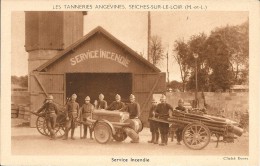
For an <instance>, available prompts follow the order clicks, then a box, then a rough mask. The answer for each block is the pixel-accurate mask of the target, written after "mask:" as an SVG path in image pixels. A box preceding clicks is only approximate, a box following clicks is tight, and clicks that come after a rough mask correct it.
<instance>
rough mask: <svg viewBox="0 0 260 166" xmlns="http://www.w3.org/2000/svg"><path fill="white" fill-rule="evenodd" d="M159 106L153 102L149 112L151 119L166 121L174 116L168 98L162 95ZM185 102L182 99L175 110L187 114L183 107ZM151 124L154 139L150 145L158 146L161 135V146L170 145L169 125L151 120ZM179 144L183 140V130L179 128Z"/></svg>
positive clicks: (177, 135)
mask: <svg viewBox="0 0 260 166" xmlns="http://www.w3.org/2000/svg"><path fill="white" fill-rule="evenodd" d="M160 102H161V103H159V104H157V102H156V100H154V99H153V100H152V106H151V109H150V112H149V118H158V119H162V120H166V121H167V119H168V118H169V117H171V116H172V112H173V111H174V110H173V107H172V106H171V105H170V104H168V103H166V96H165V95H162V96H161V98H160ZM183 104H184V101H183V100H182V99H180V100H179V101H178V106H177V107H176V108H175V110H176V111H181V112H187V111H186V109H185V107H184V106H183ZM149 122H150V132H151V134H152V139H151V140H150V141H148V143H154V144H158V140H159V133H160V135H161V143H160V144H159V145H161V146H165V145H167V143H168V135H169V124H168V123H163V122H157V121H153V120H149ZM176 137H177V144H178V145H181V143H180V142H181V140H182V129H181V128H177V130H176Z"/></svg>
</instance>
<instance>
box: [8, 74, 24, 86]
mask: <svg viewBox="0 0 260 166" xmlns="http://www.w3.org/2000/svg"><path fill="white" fill-rule="evenodd" d="M11 83H12V84H17V85H20V86H22V87H28V75H26V76H20V77H17V76H11Z"/></svg>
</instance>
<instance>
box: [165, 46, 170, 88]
mask: <svg viewBox="0 0 260 166" xmlns="http://www.w3.org/2000/svg"><path fill="white" fill-rule="evenodd" d="M168 52H169V45H168V50H167V54H166V57H167V83H168V85H169V83H170V74H169V54H168Z"/></svg>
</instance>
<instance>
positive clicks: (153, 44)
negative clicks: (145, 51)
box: [149, 36, 165, 66]
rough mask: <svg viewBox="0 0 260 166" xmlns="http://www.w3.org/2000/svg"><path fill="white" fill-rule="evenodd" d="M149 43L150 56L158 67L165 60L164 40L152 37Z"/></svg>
mask: <svg viewBox="0 0 260 166" xmlns="http://www.w3.org/2000/svg"><path fill="white" fill-rule="evenodd" d="M149 42H150V50H149V55H150V57H151V63H152V64H154V65H156V66H158V65H159V63H160V62H161V61H162V60H163V59H164V58H165V56H164V55H163V46H162V40H161V38H160V37H159V36H152V37H151V39H150V41H149Z"/></svg>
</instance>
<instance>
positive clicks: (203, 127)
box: [150, 110, 243, 150]
mask: <svg viewBox="0 0 260 166" xmlns="http://www.w3.org/2000/svg"><path fill="white" fill-rule="evenodd" d="M150 120H152V121H156V122H161V123H168V124H171V125H174V126H176V127H177V128H180V129H182V130H183V131H182V139H183V142H184V144H185V145H186V146H187V147H188V148H190V149H195V150H200V149H203V148H205V147H206V146H207V145H208V144H209V142H210V138H211V135H212V134H215V135H218V137H217V138H218V141H219V136H223V137H229V138H231V139H234V135H237V136H241V135H242V133H243V129H241V128H239V127H237V126H235V125H234V124H232V123H231V121H229V120H228V119H224V118H219V117H214V116H209V115H197V114H191V113H183V112H179V111H177V110H174V111H173V113H172V116H171V117H169V118H167V120H163V119H160V118H154V117H153V118H150ZM218 141H217V145H218Z"/></svg>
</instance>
